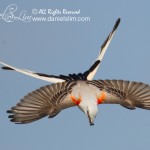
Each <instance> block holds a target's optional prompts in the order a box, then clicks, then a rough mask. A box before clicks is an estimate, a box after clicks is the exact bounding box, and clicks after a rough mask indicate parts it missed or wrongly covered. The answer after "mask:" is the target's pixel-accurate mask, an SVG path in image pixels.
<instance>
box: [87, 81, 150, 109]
mask: <svg viewBox="0 0 150 150" xmlns="http://www.w3.org/2000/svg"><path fill="white" fill-rule="evenodd" d="M89 82H90V84H92V85H95V86H96V87H98V88H99V89H100V90H102V91H104V93H103V98H104V99H103V101H102V103H104V104H106V103H107V104H120V105H122V106H124V107H126V108H128V109H135V107H139V108H143V109H150V86H149V85H148V84H144V83H142V82H130V81H123V80H98V81H95V80H93V81H89Z"/></svg>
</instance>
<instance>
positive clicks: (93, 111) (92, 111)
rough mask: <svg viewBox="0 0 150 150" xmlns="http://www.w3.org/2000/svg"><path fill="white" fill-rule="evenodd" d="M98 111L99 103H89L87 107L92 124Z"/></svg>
mask: <svg viewBox="0 0 150 150" xmlns="http://www.w3.org/2000/svg"><path fill="white" fill-rule="evenodd" d="M97 112H98V107H97V104H93V105H89V106H88V107H87V112H86V114H87V116H88V119H89V123H90V126H92V125H94V119H95V117H96V115H97Z"/></svg>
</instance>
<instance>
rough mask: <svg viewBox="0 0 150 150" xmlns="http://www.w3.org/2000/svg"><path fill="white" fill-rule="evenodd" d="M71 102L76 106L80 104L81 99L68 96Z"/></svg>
mask: <svg viewBox="0 0 150 150" xmlns="http://www.w3.org/2000/svg"><path fill="white" fill-rule="evenodd" d="M70 98H71V100H72V101H73V102H74V103H75V104H76V105H79V104H80V102H81V97H80V96H79V98H77V99H76V98H75V97H74V96H73V95H71V96H70Z"/></svg>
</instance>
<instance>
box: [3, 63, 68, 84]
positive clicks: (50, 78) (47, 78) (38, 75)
mask: <svg viewBox="0 0 150 150" xmlns="http://www.w3.org/2000/svg"><path fill="white" fill-rule="evenodd" d="M0 64H2V65H4V67H2V69H4V70H14V71H17V72H20V73H23V74H26V75H28V76H31V77H34V78H37V79H41V80H44V81H48V82H53V83H58V82H64V81H65V80H63V79H61V78H60V77H59V76H54V75H47V74H43V73H36V72H33V71H30V70H25V69H19V68H16V67H13V66H10V65H8V64H6V63H3V62H0Z"/></svg>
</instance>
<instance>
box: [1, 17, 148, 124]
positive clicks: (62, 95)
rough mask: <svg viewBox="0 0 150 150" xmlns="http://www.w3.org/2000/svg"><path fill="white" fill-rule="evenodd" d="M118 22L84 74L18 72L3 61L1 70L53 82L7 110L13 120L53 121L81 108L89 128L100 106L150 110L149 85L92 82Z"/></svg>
mask: <svg viewBox="0 0 150 150" xmlns="http://www.w3.org/2000/svg"><path fill="white" fill-rule="evenodd" d="M119 23H120V19H118V20H117V21H116V23H115V25H114V27H113V30H112V31H111V33H110V34H109V35H108V37H107V39H106V40H105V41H104V43H103V44H102V46H101V49H100V52H99V55H98V58H97V59H96V60H95V62H94V63H93V64H92V65H91V67H90V68H89V69H88V70H87V71H85V72H83V73H78V74H69V75H68V76H66V75H59V76H55V75H48V74H44V73H37V72H33V71H29V70H24V69H19V68H16V67H13V66H10V65H8V64H6V63H4V62H0V63H1V64H2V65H4V66H3V67H2V69H4V70H14V71H17V72H20V73H23V74H26V75H28V76H32V77H34V78H38V79H41V80H45V81H48V82H53V83H54V84H51V85H47V86H44V87H41V88H40V89H37V90H35V91H33V92H31V93H29V94H27V95H26V96H25V97H23V98H22V99H21V100H20V102H19V103H18V104H17V105H16V106H14V107H12V108H11V109H10V110H8V111H7V112H8V113H10V115H9V118H10V119H11V121H12V122H15V123H19V124H22V123H30V122H33V121H36V120H39V119H41V118H43V117H45V116H48V117H49V118H53V117H55V116H56V115H57V114H58V113H60V112H61V110H63V109H66V108H69V107H73V106H78V107H79V108H80V109H81V110H82V111H83V112H84V113H85V114H86V115H87V116H88V118H89V123H90V125H93V124H94V123H93V122H94V118H95V117H96V114H97V111H98V108H97V105H98V104H120V105H121V106H123V107H125V108H128V109H135V108H136V107H138V108H142V109H148V110H149V109H150V86H149V85H148V84H144V83H141V82H130V81H123V80H92V79H93V77H94V76H95V74H96V72H97V70H98V68H99V66H100V63H101V61H102V59H103V57H104V54H105V52H106V49H107V47H108V46H109V44H110V42H111V40H112V37H113V35H114V33H115V31H116V29H117V27H118V25H119Z"/></svg>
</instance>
